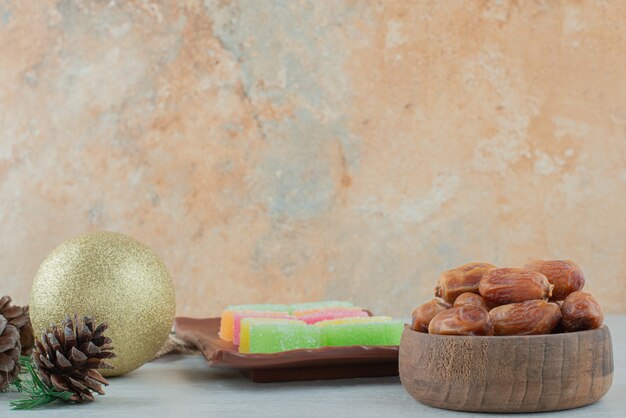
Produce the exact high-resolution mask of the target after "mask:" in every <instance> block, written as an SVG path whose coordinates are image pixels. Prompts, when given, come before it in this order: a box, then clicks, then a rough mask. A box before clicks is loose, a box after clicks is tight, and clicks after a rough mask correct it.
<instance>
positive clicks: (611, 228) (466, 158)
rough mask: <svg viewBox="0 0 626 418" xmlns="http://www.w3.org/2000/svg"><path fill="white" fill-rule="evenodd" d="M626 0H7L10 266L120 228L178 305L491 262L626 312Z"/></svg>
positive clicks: (1, 213)
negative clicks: (164, 275) (576, 272)
mask: <svg viewBox="0 0 626 418" xmlns="http://www.w3.org/2000/svg"><path fill="white" fill-rule="evenodd" d="M625 22H626V3H624V2H619V1H562V2H556V1H555V2H553V1H531V0H529V1H425V0H424V1H414V2H409V1H397V2H393V1H387V2H375V1H371V2H368V1H348V0H345V1H330V0H326V1H253V0H249V1H220V0H207V1H205V2H201V1H198V0H187V1H160V2H158V1H151V0H144V1H138V0H137V1H116V0H112V1H78V0H74V1H68V0H63V1H56V0H55V1H45V2H43V1H34V0H28V1H24V0H20V1H18V0H0V109H1V113H0V118H1V119H0V120H1V124H0V237H2V239H1V241H0V284H2V292H0V293H8V294H12V295H13V296H14V299H16V300H17V301H18V302H25V301H27V298H28V293H29V288H30V284H31V281H32V278H33V275H34V273H35V272H36V270H37V268H38V266H39V263H40V262H41V261H42V260H43V258H44V257H45V255H46V254H47V253H48V252H49V251H50V250H52V249H53V248H54V247H55V246H56V245H57V244H59V243H60V242H62V241H63V240H65V239H67V238H69V237H71V236H73V235H76V234H80V233H83V232H85V231H90V230H97V229H107V230H114V231H119V232H124V233H127V234H130V235H132V236H135V237H137V238H138V239H140V240H141V241H143V242H145V243H146V244H148V245H150V246H151V247H153V248H154V249H155V250H156V251H157V252H158V253H159V254H160V255H161V256H162V257H163V259H164V260H165V263H166V264H167V266H168V268H169V270H170V271H171V274H172V276H173V278H174V280H175V283H176V289H177V299H178V313H179V314H181V315H198V316H199V315H210V314H216V313H217V312H218V311H219V310H220V308H221V307H222V306H223V305H226V304H229V303H244V302H252V301H258V302H261V301H300V300H315V299H326V298H338V299H353V300H354V301H355V302H357V303H359V304H361V305H363V306H366V307H370V308H372V309H373V310H376V311H379V312H386V313H391V314H395V315H408V313H409V312H410V309H411V308H412V307H413V306H415V305H416V304H418V303H420V302H421V301H422V300H424V299H425V298H427V297H428V296H429V295H430V294H431V292H432V288H433V286H434V282H435V280H436V279H437V276H438V273H439V272H440V271H442V270H444V269H447V268H450V267H453V266H455V265H457V264H460V263H464V262H467V261H470V260H482V261H490V262H493V263H496V264H498V265H519V264H521V263H524V262H526V261H527V260H529V259H532V258H536V257H545V258H560V257H566V258H571V259H573V260H576V261H578V262H579V263H580V264H581V265H582V266H583V268H584V270H585V272H586V274H587V276H588V288H589V289H590V290H591V291H592V292H594V293H596V294H597V296H598V297H599V298H600V299H601V301H602V302H603V304H604V306H605V307H606V310H607V311H610V312H626V302H625V301H624V299H625V298H626V257H624V256H625V254H626V213H625V210H624V207H625V203H626V110H625V109H626V106H625V105H626V71H625V70H626V23H625Z"/></svg>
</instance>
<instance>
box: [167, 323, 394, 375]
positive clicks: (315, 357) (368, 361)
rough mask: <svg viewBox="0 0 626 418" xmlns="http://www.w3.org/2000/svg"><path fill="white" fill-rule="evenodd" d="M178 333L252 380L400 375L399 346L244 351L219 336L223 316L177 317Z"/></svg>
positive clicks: (213, 362)
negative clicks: (267, 352)
mask: <svg viewBox="0 0 626 418" xmlns="http://www.w3.org/2000/svg"><path fill="white" fill-rule="evenodd" d="M175 329H176V335H177V336H178V337H179V338H181V339H183V340H185V341H188V342H190V343H191V344H193V345H195V346H196V347H198V349H200V351H201V352H202V354H203V355H204V357H205V358H206V360H207V362H208V363H209V366H210V367H221V368H230V369H238V370H240V371H241V372H242V373H243V374H244V375H245V376H247V377H248V378H250V379H251V380H252V381H253V382H285V381H293V380H315V379H342V378H350V377H382V376H397V375H398V351H399V348H398V346H350V347H323V348H317V349H304V350H291V351H284V352H282V353H273V354H244V353H239V352H238V351H237V347H235V346H234V345H233V344H232V343H230V342H227V341H224V340H222V339H220V338H219V336H218V331H219V329H220V318H202V319H196V318H182V317H181V318H176V321H175Z"/></svg>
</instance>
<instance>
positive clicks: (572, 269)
mask: <svg viewBox="0 0 626 418" xmlns="http://www.w3.org/2000/svg"><path fill="white" fill-rule="evenodd" d="M524 268H525V269H526V270H531V271H536V272H539V273H541V274H543V275H544V276H546V278H547V279H548V281H549V282H550V283H552V284H553V285H554V289H552V298H551V299H554V300H563V299H565V298H566V297H567V295H569V294H570V293H572V292H576V291H578V290H581V289H582V288H583V286H584V285H585V275H584V274H583V271H582V270H581V268H580V267H578V265H577V264H576V263H574V262H573V261H571V260H535V261H531V262H530V263H528V264H526V265H525V266H524Z"/></svg>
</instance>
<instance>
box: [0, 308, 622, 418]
mask: <svg viewBox="0 0 626 418" xmlns="http://www.w3.org/2000/svg"><path fill="white" fill-rule="evenodd" d="M606 323H607V324H608V326H609V328H610V330H611V334H612V337H613V350H614V358H615V375H614V379H613V386H612V387H611V390H610V391H609V393H608V394H607V395H606V396H605V397H604V398H603V399H601V400H600V401H599V402H597V403H595V404H593V405H589V406H586V407H583V408H578V409H574V410H569V411H561V412H553V413H550V416H560V417H594V418H600V417H626V315H621V316H610V317H608V318H607V319H606ZM106 392H107V394H106V396H99V397H96V401H95V402H92V403H89V404H83V405H58V404H55V405H54V406H49V407H46V408H42V409H39V410H37V411H10V410H9V400H11V399H15V398H17V397H18V396H19V395H18V394H16V393H10V392H9V393H3V394H0V399H2V400H3V402H2V403H1V404H0V416H2V417H10V416H20V415H23V414H25V416H28V417H34V416H40V415H41V416H44V414H45V416H46V417H49V418H55V417H80V418H85V417H90V418H98V417H103V418H104V417H106V418H111V417H131V416H132V417H135V418H141V417H181V418H184V417H231V416H232V417H245V416H249V417H283V416H284V417H431V416H432V417H442V416H446V417H448V416H449V417H463V416H468V417H477V416H480V414H469V413H463V412H453V411H446V410H441V409H435V408H430V407H428V406H425V405H422V404H420V403H418V402H416V401H415V400H414V399H413V398H411V397H410V396H409V395H408V394H407V393H406V391H405V390H404V388H403V387H402V385H401V384H400V379H399V378H397V377H389V378H363V379H342V380H326V381H311V382H290V383H252V382H250V381H249V380H248V379H246V378H245V377H243V376H241V375H240V374H239V373H237V372H234V371H230V370H220V369H210V368H209V367H208V366H207V365H206V363H205V362H204V359H203V358H202V357H200V356H180V355H170V356H166V357H165V358H163V359H160V360H157V361H154V362H152V363H149V364H146V365H144V366H143V367H141V368H140V369H138V370H136V371H134V372H133V373H130V374H129V375H126V376H122V377H118V378H113V379H111V385H110V386H109V387H108V388H106ZM544 415H545V414H541V416H544ZM497 416H502V415H496V414H490V415H489V417H497ZM526 416H534V417H538V416H540V415H537V414H534V415H533V414H530V415H526V414H523V415H522V414H520V415H515V417H516V418H522V417H526Z"/></svg>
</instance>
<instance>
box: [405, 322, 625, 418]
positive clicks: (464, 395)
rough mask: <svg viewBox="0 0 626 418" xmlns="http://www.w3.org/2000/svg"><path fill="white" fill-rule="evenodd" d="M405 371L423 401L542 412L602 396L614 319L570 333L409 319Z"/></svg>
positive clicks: (407, 385)
mask: <svg viewBox="0 0 626 418" xmlns="http://www.w3.org/2000/svg"><path fill="white" fill-rule="evenodd" d="M399 367H400V377H401V379H402V384H403V385H404V387H405V388H406V390H407V391H408V392H409V393H410V394H411V396H413V397H414V398H415V399H417V400H418V401H420V402H422V403H424V404H426V405H430V406H434V407H437V408H444V409H451V410H456V411H474V412H540V411H557V410H563V409H570V408H576V407H579V406H583V405H588V404H591V403H593V402H596V401H597V400H598V399H600V398H601V397H602V396H604V395H605V394H606V393H607V392H608V390H609V388H610V387H611V383H612V381H613V351H612V345H611V334H610V332H609V329H608V328H607V327H606V326H603V327H601V328H599V329H596V330H591V331H583V332H575V333H568V334H553V335H533V336H514V337H513V336H511V337H460V336H445V335H431V334H425V333H419V332H415V331H412V330H411V329H410V328H408V327H406V328H405V330H404V333H403V335H402V341H401V343H400V364H399Z"/></svg>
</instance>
